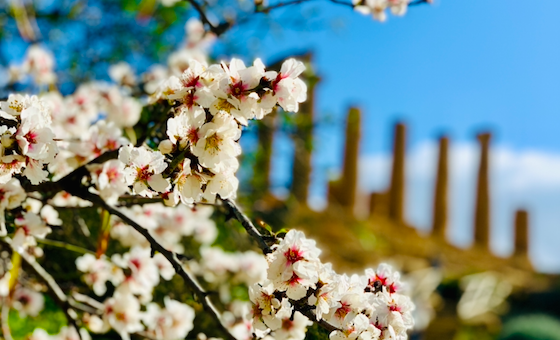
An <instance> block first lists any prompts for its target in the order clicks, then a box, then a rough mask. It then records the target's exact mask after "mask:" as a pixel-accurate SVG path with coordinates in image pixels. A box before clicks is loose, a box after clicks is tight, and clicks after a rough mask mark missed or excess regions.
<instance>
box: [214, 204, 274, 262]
mask: <svg viewBox="0 0 560 340" xmlns="http://www.w3.org/2000/svg"><path fill="white" fill-rule="evenodd" d="M222 203H223V204H224V206H225V207H226V208H227V210H228V212H229V213H230V215H232V216H233V217H235V219H236V220H238V221H239V223H241V225H242V226H243V228H245V230H246V231H247V233H248V234H249V235H250V236H251V237H252V238H253V239H254V240H255V241H257V243H258V245H259V248H261V250H262V252H263V253H264V254H265V255H266V254H269V253H271V252H272V249H270V247H269V246H268V243H267V242H266V241H265V239H264V236H263V235H262V234H261V233H260V232H259V231H258V230H257V228H255V225H254V224H253V222H251V220H250V219H249V217H247V216H246V215H245V214H243V212H242V211H241V209H239V207H238V206H237V205H236V204H235V202H233V201H232V200H230V199H222Z"/></svg>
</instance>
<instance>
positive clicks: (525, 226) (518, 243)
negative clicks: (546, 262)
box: [514, 210, 529, 256]
mask: <svg viewBox="0 0 560 340" xmlns="http://www.w3.org/2000/svg"><path fill="white" fill-rule="evenodd" d="M514 244H515V250H514V255H520V256H527V252H528V250H529V213H527V211H526V210H517V211H516V212H515V243H514Z"/></svg>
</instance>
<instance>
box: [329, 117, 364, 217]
mask: <svg viewBox="0 0 560 340" xmlns="http://www.w3.org/2000/svg"><path fill="white" fill-rule="evenodd" d="M360 116H361V113H360V110H359V109H357V108H351V109H350V110H349V111H348V118H347V120H346V136H345V143H344V160H343V166H342V177H341V178H340V179H339V180H338V181H336V182H334V183H330V184H329V201H330V202H333V203H338V204H339V205H341V206H343V207H345V208H348V209H350V210H352V209H353V208H354V204H355V203H356V202H355V201H356V191H357V185H358V157H359V152H360V151H359V150H360V120H361V117H360Z"/></svg>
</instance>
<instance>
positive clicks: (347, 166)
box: [0, 0, 560, 339]
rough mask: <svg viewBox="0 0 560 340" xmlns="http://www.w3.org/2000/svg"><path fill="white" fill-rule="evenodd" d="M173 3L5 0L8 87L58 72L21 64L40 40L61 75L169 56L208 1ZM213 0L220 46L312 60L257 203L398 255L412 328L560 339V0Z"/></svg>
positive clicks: (259, 138)
mask: <svg viewBox="0 0 560 340" xmlns="http://www.w3.org/2000/svg"><path fill="white" fill-rule="evenodd" d="M283 3H284V2H272V3H271V4H269V5H268V6H271V7H272V6H274V5H275V4H283ZM166 5H167V6H164V5H163V4H162V3H160V2H159V1H155V0H122V1H116V0H87V1H86V0H82V1H80V0H4V1H2V0H0V28H1V29H0V98H5V97H7V94H8V93H10V92H13V91H22V92H35V93H39V92H41V91H44V90H45V88H44V87H41V86H37V85H36V84H35V83H34V82H33V80H32V79H28V80H25V79H24V80H23V81H21V82H18V83H11V82H10V81H9V79H10V77H11V75H10V72H11V71H10V65H17V64H19V63H21V62H22V60H23V59H24V58H25V55H26V51H27V49H28V48H29V46H31V45H32V44H40V45H41V46H43V47H45V48H46V49H47V50H49V51H51V52H52V54H53V55H54V59H55V63H56V65H55V72H56V75H57V81H56V88H57V89H58V90H59V91H60V92H61V93H63V94H70V93H73V91H74V90H75V89H76V87H77V86H78V85H79V84H80V83H82V82H85V81H88V80H93V79H95V80H104V81H109V79H110V77H109V72H108V70H109V67H110V66H111V65H113V64H116V63H117V62H119V61H126V62H127V63H128V64H130V65H131V66H132V68H133V70H134V71H135V74H137V75H141V74H143V73H144V72H146V71H148V70H149V69H150V68H151V67H153V65H155V64H166V63H167V62H168V58H170V56H172V55H173V53H175V52H176V51H177V50H179V49H181V48H185V47H188V39H189V37H188V36H186V35H185V24H186V23H187V20H189V18H191V17H198V13H197V12H196V11H195V10H193V8H192V6H191V5H190V3H189V2H187V1H181V2H177V3H173V2H171V3H168V4H166ZM203 6H204V8H205V9H207V11H208V16H209V19H210V20H211V21H212V22H216V23H218V22H227V23H232V25H231V27H230V29H228V30H227V31H226V32H225V33H224V34H222V35H220V37H218V38H216V39H212V40H211V42H209V43H208V44H207V46H205V47H204V48H205V49H206V50H207V51H208V53H209V55H210V57H211V58H212V59H213V60H216V61H219V60H222V59H227V58H230V57H232V56H237V57H241V58H242V59H244V60H245V61H246V62H248V63H250V62H251V60H252V59H254V58H255V57H260V58H262V59H263V61H264V62H265V64H266V65H274V64H276V63H277V62H279V61H281V60H282V59H285V58H288V57H291V56H296V57H298V58H303V59H305V60H306V62H307V63H308V65H309V67H308V71H307V72H306V74H305V76H306V79H307V83H308V87H309V90H310V92H309V100H308V102H307V103H306V104H304V105H302V107H301V109H300V111H301V112H300V113H298V114H297V115H288V114H285V113H282V112H278V113H276V114H274V115H270V116H268V117H267V119H265V120H263V121H262V122H258V124H254V125H252V126H250V127H249V128H248V132H249V133H248V134H246V135H244V137H243V139H242V145H243V150H244V153H245V155H244V156H243V160H242V161H243V166H242V170H241V173H240V174H239V176H240V177H241V179H242V184H241V185H240V188H241V189H240V190H241V192H240V197H239V200H240V202H241V203H242V204H243V205H244V206H245V209H246V210H247V211H248V212H250V213H251V214H252V217H253V218H254V219H261V220H263V221H265V222H266V223H268V224H270V225H271V226H272V227H273V228H275V229H277V230H279V229H281V228H284V227H286V228H303V229H305V230H306V231H307V233H308V234H310V237H314V238H317V239H318V241H319V244H320V246H322V248H323V249H325V254H324V258H325V260H328V261H331V262H333V264H334V265H335V267H336V268H338V269H339V270H342V271H347V272H358V271H361V270H362V269H363V268H365V267H371V266H374V265H375V264H376V263H377V262H379V261H381V260H383V261H389V262H391V263H393V264H394V265H396V266H397V267H400V268H401V270H403V271H404V272H405V273H408V274H407V278H408V279H409V280H410V282H411V287H414V288H413V291H414V292H413V293H414V296H415V299H416V303H417V315H416V321H417V324H418V327H417V331H416V333H415V334H414V335H412V336H413V337H414V338H417V339H472V338H475V337H476V338H478V339H498V338H499V339H560V308H558V305H559V302H560V290H559V288H560V286H559V283H558V276H557V273H558V272H560V248H559V247H557V243H558V242H559V241H560V144H559V143H558V140H557V139H558V137H557V132H556V129H557V127H558V123H559V120H560V100H559V98H560V97H559V96H558V93H560V64H559V63H558V62H557V60H560V45H559V44H558V32H560V22H559V21H558V20H557V17H556V15H555V13H557V12H558V11H559V10H560V3H559V2H557V1H555V0H544V1H542V2H540V3H539V5H538V6H535V5H533V6H529V5H528V4H527V3H521V2H512V1H506V0H497V1H492V2H488V1H482V0H470V1H449V0H439V1H436V2H435V3H434V4H422V5H419V6H414V7H411V8H409V11H408V12H407V14H406V15H405V16H404V17H395V16H389V18H388V20H387V21H386V22H383V23H380V22H377V21H374V20H372V18H371V17H369V16H363V15H361V14H359V13H357V12H355V11H353V10H352V9H351V8H349V7H348V6H341V5H337V4H335V3H331V2H329V1H317V2H313V1H310V2H306V1H303V2H301V3H299V2H298V3H297V4H294V5H292V6H281V7H278V8H275V9H274V10H271V11H269V13H254V12H253V8H254V7H255V4H254V3H253V2H251V1H248V0H246V1H208V2H207V3H204V4H203ZM350 108H355V109H352V110H350Z"/></svg>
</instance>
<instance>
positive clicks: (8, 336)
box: [0, 296, 13, 340]
mask: <svg viewBox="0 0 560 340" xmlns="http://www.w3.org/2000/svg"><path fill="white" fill-rule="evenodd" d="M8 299H9V297H7V296H5V297H4V298H2V299H1V300H0V301H2V311H1V315H0V319H1V320H2V321H1V322H2V335H3V336H4V339H5V340H13V338H12V332H10V325H9V324H8V317H9V316H10V303H9V301H8Z"/></svg>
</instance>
